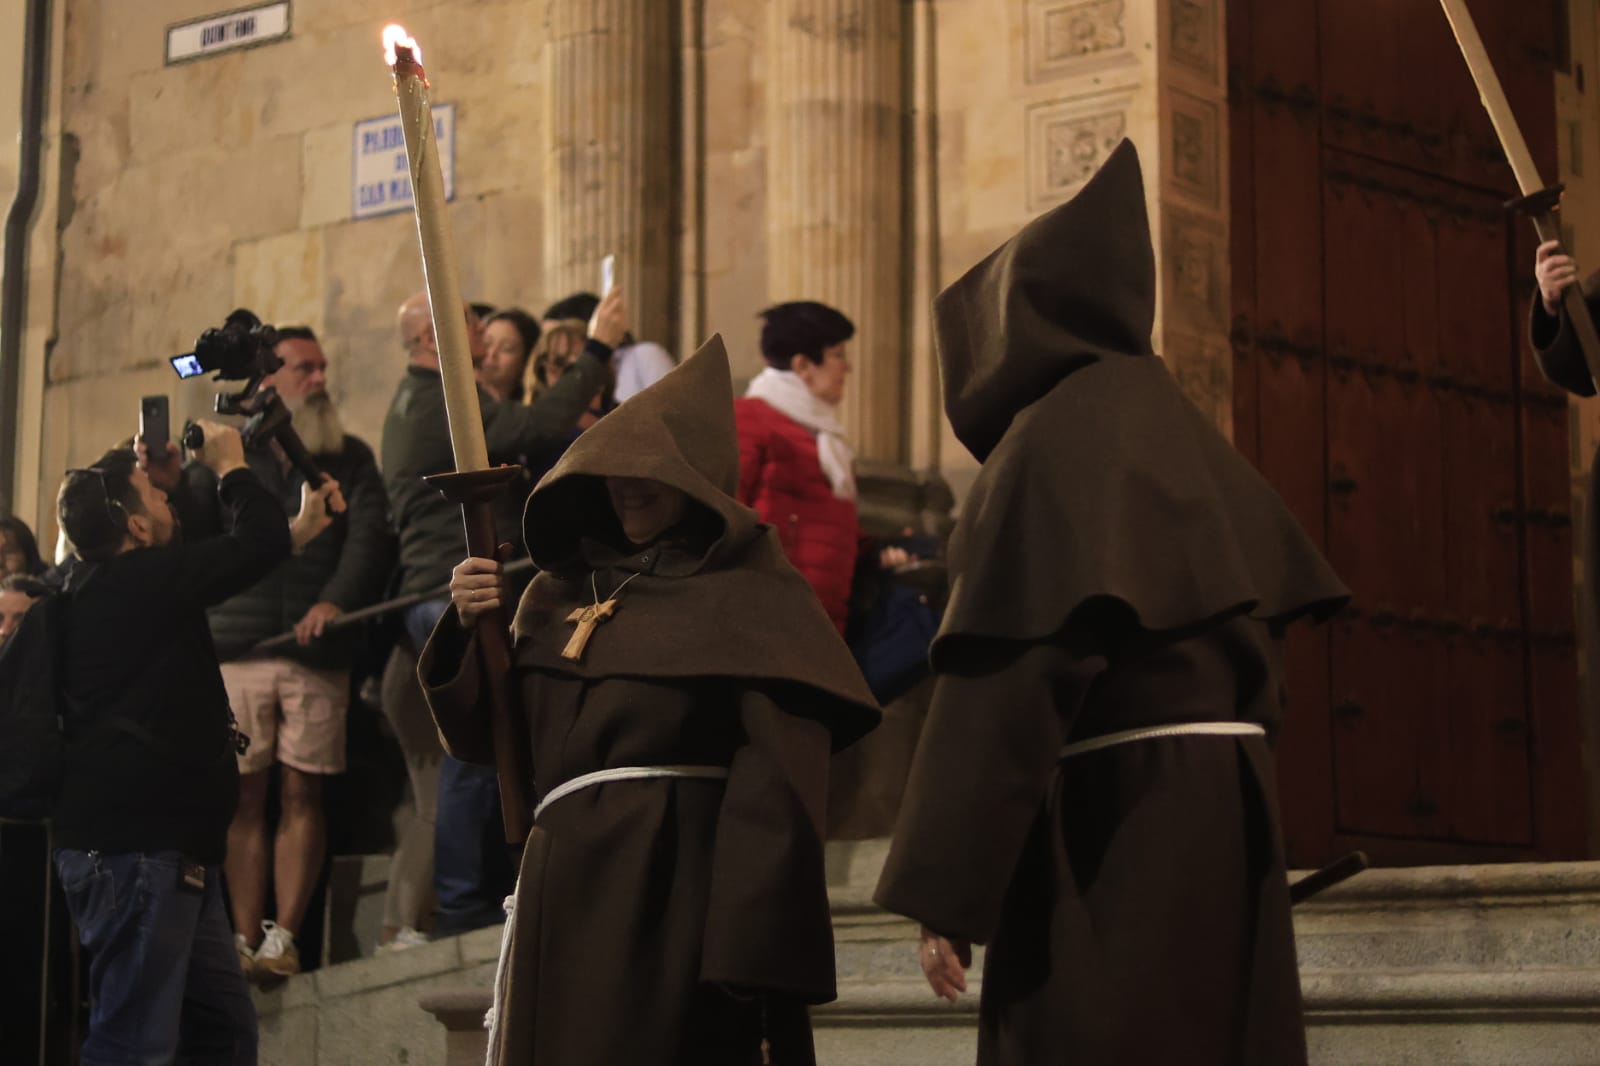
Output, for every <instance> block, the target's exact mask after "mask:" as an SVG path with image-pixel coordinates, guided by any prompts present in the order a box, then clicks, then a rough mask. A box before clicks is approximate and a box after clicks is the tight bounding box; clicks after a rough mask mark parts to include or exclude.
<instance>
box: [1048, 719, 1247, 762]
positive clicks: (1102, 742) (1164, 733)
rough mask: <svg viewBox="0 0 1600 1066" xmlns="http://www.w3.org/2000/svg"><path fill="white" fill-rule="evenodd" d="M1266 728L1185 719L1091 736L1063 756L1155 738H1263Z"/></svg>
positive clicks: (1068, 756) (1062, 756)
mask: <svg viewBox="0 0 1600 1066" xmlns="http://www.w3.org/2000/svg"><path fill="white" fill-rule="evenodd" d="M1266 735H1267V731H1266V730H1265V729H1263V728H1262V727H1261V726H1259V725H1257V724H1256V723H1254V722H1184V723H1182V724H1181V725H1157V726H1150V727H1149V728H1146V729H1125V730H1123V731H1122V732H1120V733H1107V734H1105V735H1104V736H1099V737H1090V738H1089V739H1088V740H1080V741H1077V742H1076V743H1073V744H1068V745H1067V746H1066V747H1064V748H1062V749H1061V758H1063V759H1070V758H1072V757H1073V756H1074V755H1084V754H1087V753H1088V752H1091V751H1099V750H1100V749H1101V748H1114V747H1116V746H1117V745H1118V744H1132V743H1134V742H1135V741H1139V740H1156V739H1158V738H1161V737H1264V736H1266Z"/></svg>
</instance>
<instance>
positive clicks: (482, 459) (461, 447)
mask: <svg viewBox="0 0 1600 1066" xmlns="http://www.w3.org/2000/svg"><path fill="white" fill-rule="evenodd" d="M383 47H384V59H385V60H386V61H387V62H388V64H389V66H390V68H391V69H392V70H393V72H394V91H395V96H396V97H397V98H398V99H399V101H400V126H401V129H402V130H403V131H404V132H405V139H406V160H407V162H409V163H410V165H411V199H412V204H413V205H414V206H415V208H416V215H417V237H418V239H419V240H420V242H421V244H422V275H423V278H424V279H425V281H426V283H427V287H428V305H429V307H431V308H432V309H433V330H434V336H435V338H436V339H437V341H438V346H439V373H440V376H441V377H443V379H444V406H445V411H446V412H447V414H448V415H449V419H450V446H451V448H452V449H453V450H454V451H455V458H456V469H457V470H458V471H467V470H487V469H488V467H489V449H488V446H487V445H486V444H485V443H484V439H483V412H482V411H481V410H480V409H479V407H478V383H477V378H476V376H475V375H474V373H473V367H472V349H471V345H470V344H469V343H468V341H467V325H466V316H465V312H464V311H463V309H462V307H463V305H462V302H461V282H460V280H459V279H458V277H457V275H456V255H455V247H454V246H453V245H452V244H451V241H450V227H449V225H448V219H446V217H445V200H444V172H443V171H442V170H441V169H440V165H439V145H438V141H436V140H435V139H434V135H433V105H432V104H431V103H430V102H429V100H428V76H427V72H426V71H424V70H423V69H422V49H421V48H419V47H418V46H417V42H416V41H414V40H412V39H411V38H410V37H409V36H408V35H407V34H406V31H405V28H404V27H401V26H394V25H390V26H386V27H384V30H383Z"/></svg>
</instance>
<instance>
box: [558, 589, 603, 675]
mask: <svg viewBox="0 0 1600 1066" xmlns="http://www.w3.org/2000/svg"><path fill="white" fill-rule="evenodd" d="M616 610H617V601H616V600H607V601H606V602H604V603H596V604H592V605H590V606H588V607H579V608H578V609H577V610H575V611H573V612H572V613H571V614H569V615H567V621H568V622H575V623H577V626H578V628H577V629H576V630H575V631H574V632H573V634H572V639H571V640H569V641H567V646H566V647H565V648H562V649H561V657H562V658H563V659H567V660H570V661H571V662H579V661H581V660H582V659H583V649H584V648H587V647H588V646H589V638H590V637H592V636H594V628H595V626H597V625H599V624H600V623H601V622H604V621H605V620H606V619H607V618H610V617H611V616H612V615H613V614H615V613H616Z"/></svg>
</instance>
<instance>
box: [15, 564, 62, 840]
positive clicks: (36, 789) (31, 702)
mask: <svg viewBox="0 0 1600 1066" xmlns="http://www.w3.org/2000/svg"><path fill="white" fill-rule="evenodd" d="M67 604H68V597H67V595H66V594H65V593H59V592H58V593H52V594H50V595H47V596H44V597H43V598H41V599H40V600H39V602H38V603H36V604H34V605H33V606H32V607H31V608H30V609H29V610H28V613H27V614H25V615H23V616H22V622H21V623H20V624H19V625H18V626H17V629H16V632H14V633H12V634H11V637H10V639H9V640H7V641H6V642H5V645H4V646H0V817H6V818H43V817H46V816H47V815H48V814H49V813H50V808H51V805H52V804H53V803H54V802H55V797H56V792H57V791H58V789H59V788H60V783H61V769H62V762H63V759H64V757H65V749H66V698H65V696H64V695H63V694H62V689H61V685H62V682H63V681H64V680H65V675H64V673H63V665H64V653H65V649H66V636H67Z"/></svg>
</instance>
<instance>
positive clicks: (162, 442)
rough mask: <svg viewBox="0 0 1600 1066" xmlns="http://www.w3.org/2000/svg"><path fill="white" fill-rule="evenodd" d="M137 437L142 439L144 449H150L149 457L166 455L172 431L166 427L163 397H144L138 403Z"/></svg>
mask: <svg viewBox="0 0 1600 1066" xmlns="http://www.w3.org/2000/svg"><path fill="white" fill-rule="evenodd" d="M139 435H140V436H142V437H143V438H144V443H145V447H147V448H149V449H150V454H151V455H155V456H160V455H165V454H166V451H167V442H168V441H169V440H171V439H172V431H171V428H170V427H169V426H168V425H167V398H166V397H165V396H146V397H144V398H143V399H141V400H140V401H139Z"/></svg>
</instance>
